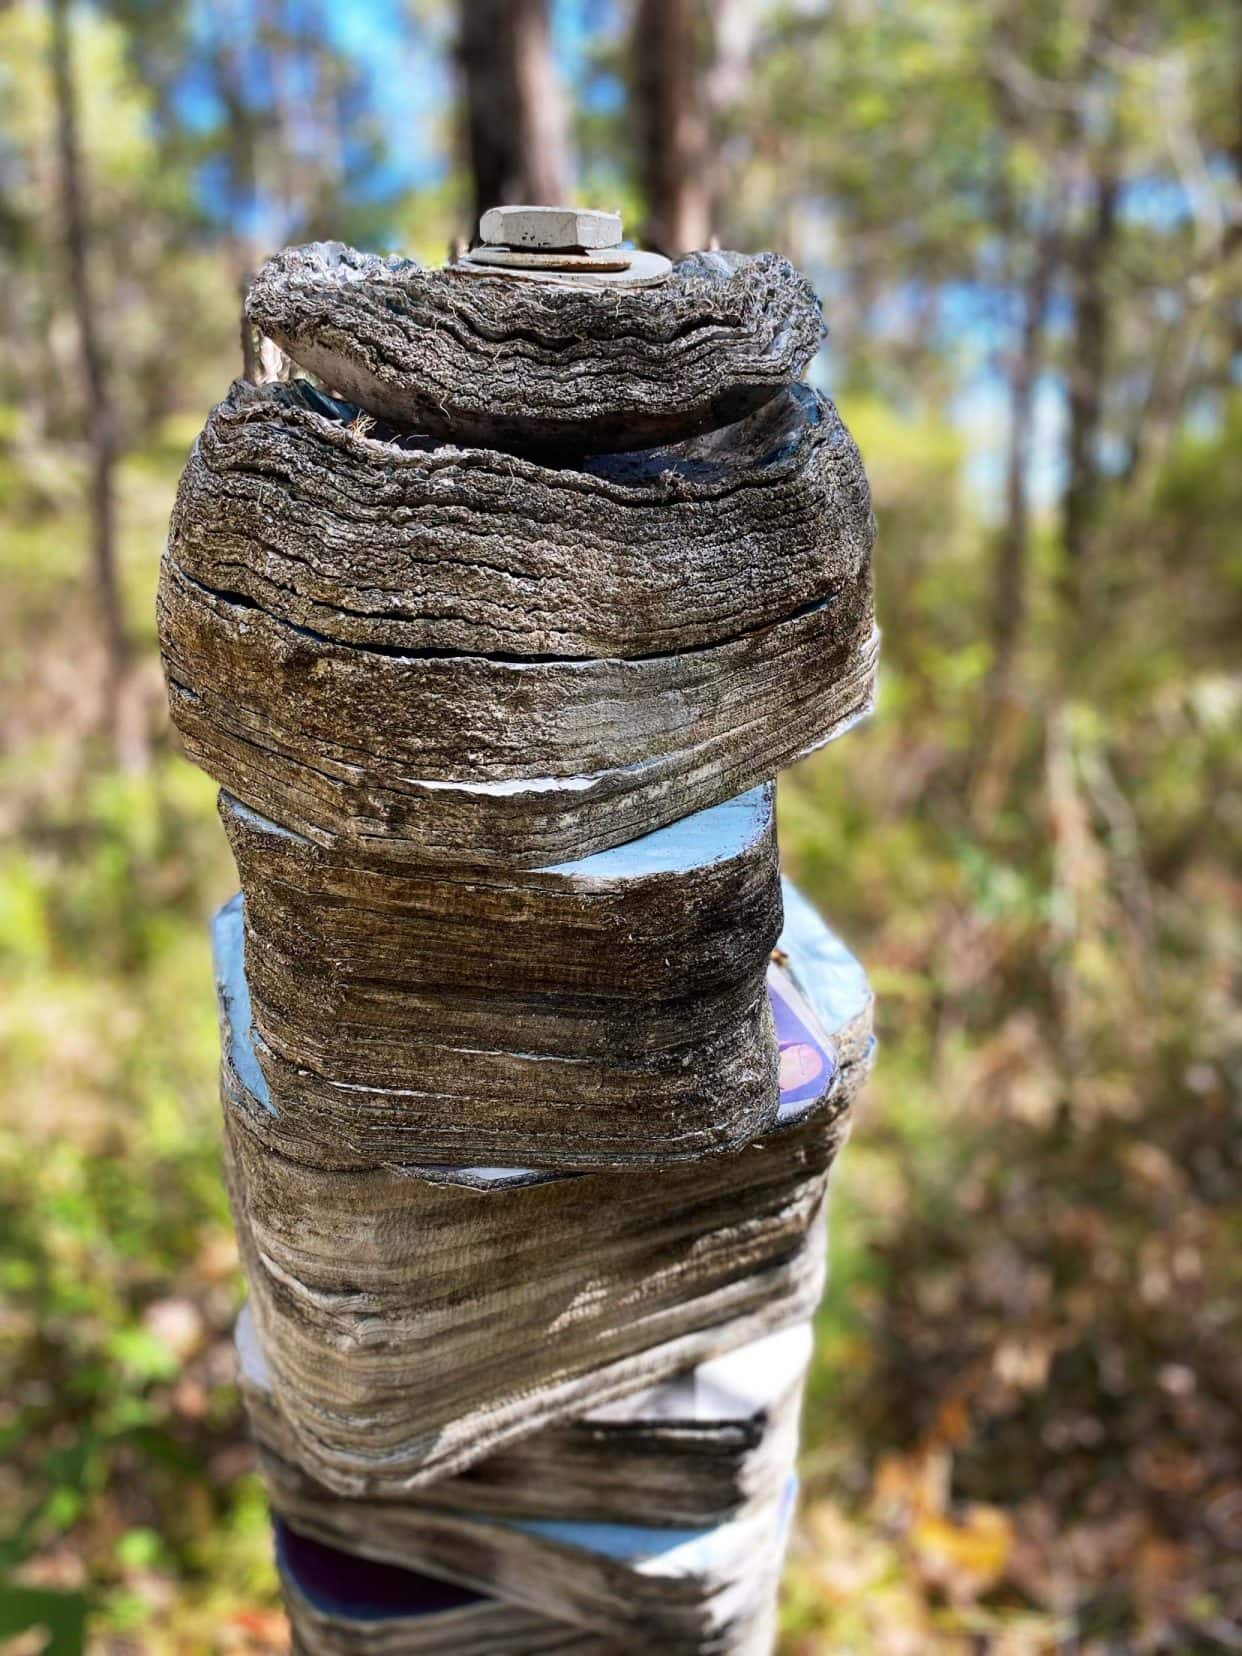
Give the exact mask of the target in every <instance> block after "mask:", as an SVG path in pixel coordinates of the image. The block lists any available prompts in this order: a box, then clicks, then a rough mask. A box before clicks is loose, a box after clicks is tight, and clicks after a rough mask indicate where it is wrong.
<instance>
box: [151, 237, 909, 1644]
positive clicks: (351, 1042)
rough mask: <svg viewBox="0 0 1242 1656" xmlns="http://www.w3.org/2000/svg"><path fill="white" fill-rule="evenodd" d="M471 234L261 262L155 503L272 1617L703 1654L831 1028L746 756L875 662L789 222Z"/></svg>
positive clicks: (804, 1223) (792, 1321)
mask: <svg viewBox="0 0 1242 1656" xmlns="http://www.w3.org/2000/svg"><path fill="white" fill-rule="evenodd" d="M483 238H484V239H483V245H482V246H481V247H479V248H477V249H476V250H475V251H474V252H472V253H470V254H467V255H465V256H463V258H461V259H459V260H457V261H456V262H454V263H452V264H450V265H448V266H446V267H445V268H443V269H439V270H424V269H422V268H420V267H419V266H417V265H416V264H414V263H413V262H412V261H410V260H404V259H380V258H377V257H375V256H373V255H368V254H360V253H356V252H354V251H353V250H351V249H348V248H344V247H341V246H340V245H338V244H335V243H332V244H315V245H313V246H311V247H306V248H294V249H289V250H286V251H285V252H284V253H282V254H280V255H278V256H277V257H276V258H275V259H273V260H271V261H270V262H269V263H268V265H267V266H265V267H264V269H263V271H262V272H261V273H260V275H259V277H258V279H257V281H256V283H255V285H254V288H253V290H252V292H251V295H250V298H249V311H250V316H251V319H252V320H253V322H254V323H255V324H256V325H257V326H258V327H259V328H260V330H261V331H262V332H263V333H264V334H265V335H266V336H267V337H268V338H270V339H271V340H273V341H275V342H276V344H277V345H279V346H280V348H281V350H282V351H284V352H286V353H287V354H288V357H289V358H290V359H291V361H292V363H293V364H294V373H293V375H292V377H290V378H288V379H282V380H281V381H279V382H274V383H269V384H263V385H250V384H244V383H239V384H237V385H235V386H234V387H233V388H232V389H231V390H230V392H229V393H228V395H227V397H226V399H225V401H224V402H223V403H222V404H221V405H220V406H219V407H218V408H217V409H216V410H214V411H213V413H212V415H211V416H210V418H209V420H208V422H207V425H206V427H205V429H204V431H203V432H202V434H201V436H200V437H199V439H198V441H197V443H196V444H195V447H194V450H193V453H192V454H191V456H190V460H189V463H188V464H187V467H186V470H185V473H184V475H183V478H182V481H181V485H180V489H179V492H178V497H177V503H176V508H175V510H174V514H173V519H172V524H171V527H170V534H169V540H168V546H167V550H166V554H165V558H164V561H163V567H162V572H161V580H160V592H159V601H158V612H159V626H160V642H161V650H162V655H163V660H164V666H165V672H166V677H167V682H168V690H169V700H170V706H171V709H172V714H173V718H174V722H175V723H176V725H177V727H178V729H179V730H180V732H181V734H182V737H183V740H184V742H185V745H186V749H187V752H188V753H189V755H190V756H191V757H192V758H193V759H195V760H196V761H197V762H198V763H199V764H201V765H202V766H203V767H204V768H205V769H206V770H207V771H208V772H209V773H210V774H211V775H212V776H213V777H215V779H216V780H217V781H218V782H219V783H220V786H221V795H220V813H221V818H222V821H223V823H224V827H225V830H226V832H227V834H228V838H229V842H230V845H231V847H232V849H233V852H234V856H235V860H236V862H237V867H238V872H239V875H240V879H241V885H242V892H241V895H240V896H239V897H237V898H235V899H234V900H233V901H232V902H231V903H229V904H226V905H225V907H224V908H223V909H222V910H221V911H220V913H219V914H218V915H217V917H216V920H215V922H214V946H215V955H216V969H217V993H218V999H219V1006H220V1025H221V1038H222V1061H221V1095H222V1104H223V1111H224V1128H225V1145H226V1164H227V1177H228V1182H229V1193H230V1199H231V1202H232V1206H233V1211H234V1216H235V1220H236V1224H237V1229H238V1235H239V1241H240V1244H241V1252H242V1259H243V1266H244V1270H245V1275H246V1279H247V1284H248V1289H249V1302H248V1306H247V1309H246V1311H245V1313H244V1315H243V1318H242V1321H241V1323H240V1324H239V1329H238V1344H239V1351H240V1363H241V1374H242V1389H243V1395H244V1397H245V1399H246V1404H247V1408H248V1410H249V1412H250V1415H251V1420H252V1425H253V1429H254V1432H255V1435H256V1438H257V1440H258V1442H259V1445H260V1449H261V1458H262V1465H263V1469H264V1475H265V1479H266V1482H267V1487H268V1491H269V1496H270V1498H271V1502H272V1506H273V1509H274V1513H275V1515H276V1518H277V1523H278V1529H277V1542H278V1562H279V1565H280V1572H281V1579H282V1584H283V1587H284V1591H285V1595H286V1601H287V1604H288V1607H289V1612H290V1617H291V1620H292V1623H293V1627H294V1634H295V1641H296V1643H297V1646H298V1648H299V1649H302V1650H304V1651H307V1652H318V1651H322V1652H325V1653H327V1652H334V1653H343V1652H351V1651H359V1652H361V1651H375V1652H386V1651H394V1652H395V1651H407V1650H408V1651H424V1650H425V1651H428V1652H452V1651H459V1652H467V1651H480V1652H482V1651H493V1650H495V1651H501V1650H503V1651H506V1652H522V1651H530V1652H534V1651H543V1650H547V1651H553V1650H557V1651H560V1650H565V1651H567V1652H569V1651H584V1652H586V1651H597V1650H598V1651H600V1652H604V1651H609V1650H621V1649H627V1648H633V1647H634V1641H635V1640H636V1639H641V1640H643V1641H644V1642H648V1643H650V1644H651V1645H652V1646H653V1648H657V1649H660V1650H661V1651H665V1650H667V1651H672V1652H686V1653H687V1656H690V1653H706V1652H721V1653H732V1656H743V1653H747V1656H750V1653H761V1652H762V1651H763V1650H765V1649H766V1648H767V1647H768V1645H769V1644H770V1640H771V1636H772V1629H773V1627H774V1615H775V1590H776V1582H777V1579H778V1576H779V1569H780V1559H781V1556H782V1552H783V1546H784V1537H785V1534H786V1531H787V1528H788V1523H789V1516H790V1511H791V1507H792V1501H793V1491H794V1480H793V1465H794V1455H795V1447H796V1435H797V1433H796V1425H797V1411H798V1400H799V1397H800V1394H801V1384H802V1376H803V1374H804V1372H805V1368H806V1362H807V1358H808V1356H809V1349H810V1336H809V1327H808V1325H809V1319H810V1317H811V1314H812V1313H813V1311H814V1308H815V1305H816V1302H817V1301H818V1298H819V1295H820V1293H821V1290H822V1285H823V1276H824V1254H825V1249H824V1205H825V1192H826V1186H827V1181H828V1176H829V1172H830V1169H831V1165H832V1162H833V1160H834V1158H835V1155H836V1153H837V1151H838V1149H839V1147H840V1145H841V1143H842V1142H843V1140H844V1138H845V1135H846V1133H847V1131H848V1124H849V1117H850V1110H851V1107H852V1104H853V1102H854V1099H855V1097H856V1095H857V1093H858V1090H859V1087H860V1085H861V1082H862V1080H863V1078H864V1076H865V1073H866V1069H867V1066H868V1063H869V1059H870V1050H871V1035H870V1016H871V1001H870V992H869V990H868V987H867V983H866V979H865V977H864V975H863V973H862V970H861V968H860V967H859V966H858V964H857V962H855V961H854V960H853V959H852V957H851V956H850V955H849V954H848V951H846V950H845V949H844V947H843V946H842V945H841V944H840V943H839V942H838V941H837V940H836V939H835V938H834V937H833V935H832V934H831V932H830V931H828V929H827V928H826V927H825V926H824V925H823V923H822V922H821V921H820V920H819V918H818V916H816V915H815V914H814V913H813V911H812V910H811V909H810V908H809V906H808V905H807V904H806V903H805V901H804V900H803V899H802V898H801V897H800V896H799V895H798V893H797V892H795V891H794V890H793V888H792V887H789V886H787V885H784V886H783V885H782V882H781V880H780V876H779V871H778V859H777V848H776V835H775V820H774V812H773V789H772V779H773V778H774V777H775V775H776V773H777V772H778V771H779V770H780V769H782V768H783V767H784V766H786V765H787V764H789V763H791V762H792V761H793V760H795V759H797V758H799V757H801V756H802V755H803V754H806V753H808V752H810V751H812V750H813V749H814V748H816V747H818V746H819V745H821V744H822V743H824V742H826V741H828V740H830V739H831V738H833V737H834V736H836V735H839V734H840V733H841V732H843V731H844V730H846V729H848V728H849V726H850V725H851V724H852V723H854V722H855V721H856V720H857V719H858V718H860V717H861V716H863V715H864V714H865V713H866V712H867V711H868V710H869V709H870V706H871V699H872V694H873V683H874V673H875V661H876V652H877V636H876V631H875V625H874V617H873V612H872V596H871V573H870V553H871V543H872V538H873V532H874V528H873V523H872V518H871V511H870V502H869V495H868V491H867V485H866V480H865V477H864V475H863V471H862V467H861V463H860V461H859V458H858V454H857V450H856V449H855V447H854V445H853V443H852V441H851V439H850V437H849V434H848V433H847V432H846V430H845V428H844V426H843V425H842V423H841V421H840V418H839V416H838V415H837V413H836V410H835V409H834V408H833V407H832V405H831V403H830V402H828V401H827V400H826V399H825V398H824V397H822V396H821V395H820V394H818V393H817V392H815V391H813V390H811V389H810V388H809V387H808V386H807V385H805V384H803V383H801V381H800V376H801V375H802V374H803V372H804V371H805V369H806V367H807V364H808V363H809V360H810V358H811V356H812V355H813V353H814V351H815V349H816V348H817V346H818V344H819V341H820V338H821V335H822V323H821V321H820V315H819V309H818V305H817V303H816V301H815V298H814V295H813V294H812V292H811V290H810V288H809V287H808V285H807V283H806V281H805V279H804V278H802V277H801V276H800V275H799V274H798V273H797V272H796V271H794V270H793V269H792V267H791V266H789V265H788V264H787V263H786V262H785V261H784V260H783V259H780V258H779V257H777V256H776V255H773V254H760V255H757V256H753V257H751V256H746V255H742V254H717V253H710V254H706V253H705V254H694V255H691V256H690V257H688V258H686V259H683V260H681V261H679V262H678V263H677V264H674V265H670V264H669V262H668V261H667V260H664V259H661V258H659V257H658V256H657V255H654V254H647V253H642V252H638V251H635V250H633V249H631V248H628V247H626V246H625V245H624V244H623V243H622V242H621V241H620V225H619V221H617V220H616V218H615V215H611V214H595V213H591V212H585V211H582V210H579V209H569V208H556V209H545V208H504V209H498V210H496V211H494V212H492V213H489V214H487V215H485V218H484V224H483ZM567 238H572V239H571V240H569V241H567Z"/></svg>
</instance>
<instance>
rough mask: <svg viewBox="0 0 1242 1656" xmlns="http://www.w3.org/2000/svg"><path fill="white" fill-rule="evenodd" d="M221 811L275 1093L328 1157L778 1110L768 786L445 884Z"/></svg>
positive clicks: (668, 1150)
mask: <svg viewBox="0 0 1242 1656" xmlns="http://www.w3.org/2000/svg"><path fill="white" fill-rule="evenodd" d="M221 815H222V817H223V819H224V822H225V826H226V828H227V830H228V835H229V840H230V844H231V845H232V847H233V851H234V854H235V857H236V860H237V866H238V871H239V874H240V876H241V880H242V885H243V888H244V890H245V891H246V894H247V895H246V901H245V922H246V939H245V962H246V971H245V982H244V983H242V982H239V983H238V984H237V986H236V992H237V993H238V994H241V993H244V992H246V991H248V994H249V1000H250V1011H249V1021H250V1025H251V1029H252V1039H253V1045H254V1048H255V1052H256V1054H257V1057H258V1061H259V1065H260V1067H261V1070H262V1075H263V1079H264V1081H265V1082H266V1086H267V1090H268V1098H269V1101H270V1102H271V1104H272V1106H273V1107H274V1109H275V1110H276V1112H277V1113H278V1114H279V1116H280V1117H281V1119H282V1122H283V1124H284V1126H285V1128H286V1129H287V1130H290V1131H296V1130H299V1129H300V1130H301V1131H303V1132H304V1133H305V1135H306V1137H307V1138H308V1139H312V1140H318V1141H319V1142H321V1143H323V1144H324V1145H325V1146H329V1147H331V1149H332V1151H333V1153H334V1154H335V1155H336V1157H337V1160H338V1161H339V1159H340V1152H341V1150H342V1149H346V1148H348V1149H349V1150H351V1151H352V1152H354V1153H355V1154H357V1155H358V1156H359V1157H361V1158H362V1159H364V1160H366V1159H369V1160H370V1161H371V1162H375V1161H392V1160H396V1161H399V1162H400V1161H408V1160H409V1159H410V1157H411V1155H416V1156H417V1157H418V1158H419V1159H420V1160H429V1159H432V1158H443V1159H446V1160H448V1161H454V1160H456V1161H461V1160H462V1159H472V1160H487V1161H493V1162H497V1163H505V1164H512V1163H515V1162H516V1163H518V1164H526V1163H529V1164H530V1165H532V1166H565V1167H572V1166H599V1165H600V1164H601V1163H605V1162H609V1161H625V1160H632V1161H661V1162H663V1161H669V1160H673V1159H677V1158H679V1157H689V1156H693V1155H698V1154H703V1153H705V1152H708V1151H713V1150H722V1149H729V1148H736V1147H737V1146H738V1145H740V1144H743V1143H746V1142H748V1141H749V1140H750V1139H752V1138H753V1137H755V1135H756V1134H757V1133H759V1132H761V1131H763V1130H764V1129H765V1128H766V1127H769V1126H771V1124H772V1122H773V1120H774V1118H775V1114H776V1109H777V1093H778V1089H777V1076H776V1048H775V1042H774V1039H773V1034H772V1024H771V1017H770V1015H769V1013H768V1010H767V998H766V995H765V993H764V976H765V972H766V968H767V963H768V956H769V953H770V951H771V949H772V946H773V945H774V944H775V942H776V940H777V936H778V934H779V930H780V923H781V895H780V881H779V874H778V869H777V860H776V841H775V822H774V812H773V806H772V792H771V789H770V788H764V789H756V790H753V791H752V792H751V793H750V794H748V795H744V796H743V797H742V798H741V799H739V800H735V801H732V802H730V803H729V804H726V805H722V806H718V807H716V808H715V809H714V810H710V811H705V812H702V813H700V814H699V815H698V816H696V817H694V818H690V819H688V820H686V821H683V822H681V823H678V824H675V825H673V826H672V827H670V828H667V829H664V830H661V831H660V833H658V834H656V835H652V836H648V837H647V838H646V839H644V840H641V841H638V842H636V843H635V844H634V845H632V846H626V847H621V848H619V849H618V850H616V851H611V852H606V853H603V854H602V855H600V856H597V857H593V858H588V859H586V860H584V861H582V862H578V863H573V864H568V865H562V866H560V867H555V868H550V869H543V870H534V871H530V872H522V871H516V870H515V871H507V872H502V871H499V870H497V871H490V872H489V871H474V872H471V871H468V870H465V871H457V877H454V871H453V870H451V869H450V870H443V869H437V870H432V871H430V872H422V871H420V872H418V873H415V872H413V871H400V870H395V871H394V870H392V869H382V868H380V869H375V868H360V867H358V866H356V865H354V864H351V863H348V862H345V861H342V860H341V859H340V858H338V857H335V856H333V855H331V854H330V853H328V852H326V851H324V850H323V849H322V848H320V847H319V846H317V845H315V844H314V843H313V842H312V841H309V840H307V839H305V838H303V837H301V836H299V835H295V834H292V833H290V832H289V831H288V830H287V829H282V828H278V827H276V826H275V825H274V824H273V823H270V822H268V821H266V819H264V818H262V817H259V816H257V815H256V814H255V813H254V812H252V811H250V810H249V809H248V808H246V807H244V806H241V805H239V804H238V803H237V802H236V801H234V800H231V799H229V798H228V797H227V796H226V797H225V798H224V799H223V800H222V802H221ZM228 992H229V990H228V987H227V985H226V986H225V993H226V994H227V993H228Z"/></svg>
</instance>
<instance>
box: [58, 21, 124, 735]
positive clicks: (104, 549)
mask: <svg viewBox="0 0 1242 1656" xmlns="http://www.w3.org/2000/svg"><path fill="white" fill-rule="evenodd" d="M50 4H51V25H52V28H51V69H52V85H53V91H54V95H55V101H56V145H57V155H58V160H59V170H60V214H61V221H62V229H63V235H64V245H65V254H66V263H67V266H68V274H69V290H70V296H71V299H72V303H73V310H74V316H75V319H76V321H77V327H78V343H79V350H80V353H81V362H82V380H83V385H82V389H83V394H84V396H85V399H86V423H87V432H88V437H89V441H90V451H91V494H90V505H91V562H92V571H93V575H94V583H95V591H96V596H97V599H98V604H99V613H100V621H101V624H102V628H103V637H104V646H105V650H106V661H107V667H106V684H105V702H104V713H105V716H106V718H107V720H108V723H109V726H110V728H111V731H112V734H113V738H114V740H117V739H119V720H120V705H119V704H120V693H121V685H122V680H123V677H124V672H125V663H126V655H127V641H126V636H125V622H124V616H123V613H122V608H121V594H120V587H119V583H118V580H117V568H116V487H115V472H116V458H117V430H116V414H115V409H114V405H113V402H112V397H111V394H110V391H109V387H108V376H107V370H106V367H105V363H104V354H103V346H102V342H101V339H100V327H99V318H98V315H97V312H96V308H95V297H94V292H93V289H92V284H91V257H90V255H91V238H90V222H89V215H88V213H87V207H86V187H85V181H84V178H83V172H82V158H81V148H80V142H79V133H78V102H77V88H76V86H75V83H74V76H73V58H72V41H71V31H70V21H69V0H50Z"/></svg>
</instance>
